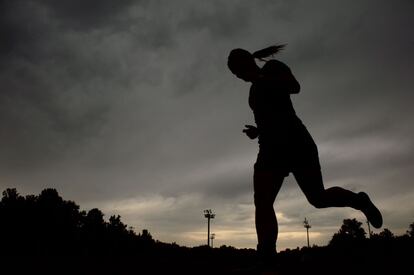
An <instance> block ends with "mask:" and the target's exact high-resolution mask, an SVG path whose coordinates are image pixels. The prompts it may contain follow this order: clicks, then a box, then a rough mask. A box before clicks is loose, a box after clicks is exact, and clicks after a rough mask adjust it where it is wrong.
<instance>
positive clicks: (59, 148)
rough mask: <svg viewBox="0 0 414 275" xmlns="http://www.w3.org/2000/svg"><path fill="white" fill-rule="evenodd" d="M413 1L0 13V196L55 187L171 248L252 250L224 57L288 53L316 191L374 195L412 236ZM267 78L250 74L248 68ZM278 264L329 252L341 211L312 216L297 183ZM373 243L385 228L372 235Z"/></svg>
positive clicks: (1, 6)
mask: <svg viewBox="0 0 414 275" xmlns="http://www.w3.org/2000/svg"><path fill="white" fill-rule="evenodd" d="M413 14H414V2H413V1H409V0H407V1H402V0H401V1H357V0H355V1H332V0H329V1H328V0H326V1H319V0H318V1H304V0H303V1H292V0H289V1H236V0H231V1H229V0H221V1H219V0H216V1H201V0H200V1H193V0H187V1H167V0H164V1H157V0H154V1H148V0H141V1H110V0H90V1H82V0H61V1H54V0H27V1H18V0H0V40H1V42H0V187H1V189H2V190H4V189H5V188H8V187H15V188H17V189H18V191H19V192H20V193H21V194H23V195H26V194H38V193H39V192H40V191H41V190H42V189H44V188H46V187H52V188H56V189H57V190H58V192H59V193H60V194H61V196H63V197H64V198H65V199H70V200H74V201H76V202H77V203H78V204H80V206H81V209H85V210H88V209H91V208H94V207H97V208H99V209H101V210H102V211H104V213H105V215H106V216H105V217H106V218H108V217H109V216H110V215H112V214H120V215H121V216H122V219H123V221H124V222H125V223H127V224H128V225H130V226H133V227H134V228H135V230H136V231H141V230H142V229H144V228H146V229H148V230H149V231H150V232H151V234H152V235H153V236H154V238H156V239H158V240H161V241H165V242H177V243H178V244H181V245H188V246H194V245H200V244H203V243H205V238H206V227H207V226H206V219H205V218H204V217H203V210H204V209H207V208H211V209H212V210H213V211H214V212H215V213H216V214H217V216H216V218H215V219H214V220H213V222H212V232H214V233H216V240H215V246H216V245H222V244H226V245H233V246H236V247H255V245H256V235H255V228H254V216H253V215H254V208H253V198H252V195H253V192H252V175H253V164H254V162H255V159H256V155H257V151H258V146H257V142H256V141H251V140H250V139H248V138H247V137H246V136H244V135H243V133H242V129H243V126H244V125H245V124H249V123H250V124H251V123H252V122H253V114H252V112H251V110H250V109H249V106H248V104H247V97H248V90H249V84H248V83H245V82H243V81H241V80H239V79H237V78H235V77H234V76H233V75H232V74H231V73H230V72H229V70H228V69H227V65H226V63H227V56H228V53H229V51H230V50H231V49H233V48H239V47H241V48H245V49H247V50H249V51H252V52H253V51H255V50H258V49H261V48H264V47H267V46H270V45H272V44H275V43H288V46H287V48H286V49H285V50H284V51H283V52H282V53H281V54H280V55H278V56H277V58H278V59H279V60H281V61H283V62H285V63H287V64H288V65H289V67H290V68H291V69H292V72H293V73H294V75H295V76H296V78H297V79H298V81H299V82H300V84H301V87H302V89H301V93H299V94H298V95H293V96H292V101H293V104H294V106H295V108H296V112H297V114H298V115H299V117H300V118H301V119H302V121H303V122H304V123H305V125H306V126H307V128H308V129H309V131H310V133H311V134H312V135H313V137H314V139H315V142H316V144H317V145H318V148H319V153H320V161H321V164H322V172H323V175H324V179H325V185H326V187H330V186H334V185H339V186H342V187H345V188H349V189H351V190H353V191H362V190H364V191H366V192H368V193H369V194H370V195H371V197H372V199H373V201H374V202H375V203H377V204H378V206H379V208H380V209H381V210H382V212H383V215H384V227H386V228H389V229H390V230H391V231H393V232H394V233H396V234H402V233H404V232H405V231H406V230H407V229H408V225H409V224H410V223H412V222H413V221H414V185H413V178H414V142H413V136H414V126H413V125H414V116H413V115H414V108H413V103H414V102H413V99H414V95H413V88H412V87H413V86H414V78H413V72H414V51H413V49H414V36H413V35H412V26H414V17H413ZM259 65H261V64H259ZM275 208H276V211H277V215H278V219H279V224H280V234H279V243H278V249H284V248H286V247H292V248H295V247H297V246H303V245H305V244H306V235H305V234H306V233H305V232H306V231H305V229H304V228H303V226H302V221H303V220H304V218H305V217H307V219H308V220H310V224H311V225H312V228H311V243H315V244H319V245H325V244H327V242H328V241H329V240H330V238H331V237H332V235H333V234H334V233H335V232H337V231H338V229H339V227H340V226H341V224H342V220H343V219H345V218H357V219H359V220H360V221H365V218H364V217H363V216H362V215H361V214H360V213H359V212H357V211H355V210H352V209H334V208H331V209H315V208H313V207H312V206H311V205H310V204H308V202H307V201H306V199H305V198H304V196H303V194H302V193H301V192H300V190H299V188H298V186H297V185H296V182H295V181H294V179H293V178H292V176H290V177H289V178H287V179H286V181H285V184H284V185H283V187H282V190H281V191H280V193H279V196H278V198H277V200H276V203H275ZM376 232H378V231H376Z"/></svg>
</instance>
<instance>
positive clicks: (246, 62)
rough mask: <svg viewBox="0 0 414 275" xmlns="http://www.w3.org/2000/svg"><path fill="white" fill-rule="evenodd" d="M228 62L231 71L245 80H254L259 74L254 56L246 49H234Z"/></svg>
mask: <svg viewBox="0 0 414 275" xmlns="http://www.w3.org/2000/svg"><path fill="white" fill-rule="evenodd" d="M227 64H228V67H229V69H230V71H231V72H232V73H233V74H234V75H236V76H237V77H238V78H240V79H242V80H244V81H247V82H252V81H253V80H254V79H255V78H256V76H257V71H258V70H257V69H258V68H257V65H256V62H255V61H254V58H253V56H252V55H251V54H250V53H249V52H248V51H246V50H243V49H235V50H232V51H231V52H230V55H229V58H228V63H227Z"/></svg>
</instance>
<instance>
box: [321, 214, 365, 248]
mask: <svg viewBox="0 0 414 275" xmlns="http://www.w3.org/2000/svg"><path fill="white" fill-rule="evenodd" d="M365 235H366V232H365V230H364V228H363V227H362V223H361V222H359V221H357V220H356V219H345V220H344V221H343V224H342V226H341V228H340V229H339V231H338V233H335V234H334V235H333V237H332V240H331V241H330V243H329V244H330V245H334V244H337V243H345V242H353V241H361V240H365V239H366V237H365Z"/></svg>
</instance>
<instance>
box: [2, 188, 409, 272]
mask: <svg viewBox="0 0 414 275" xmlns="http://www.w3.org/2000/svg"><path fill="white" fill-rule="evenodd" d="M0 237H1V243H0V251H1V252H0V271H1V270H2V269H1V268H3V271H4V270H6V269H7V272H5V273H3V272H1V273H2V274H131V271H136V272H135V273H133V274H164V273H165V272H171V271H174V272H178V273H181V274H187V273H188V274H190V273H191V274H207V273H208V274H221V272H223V273H226V274H229V272H230V271H231V270H234V269H238V268H243V266H248V265H249V264H250V263H252V262H254V261H255V257H256V254H255V251H254V250H253V249H236V248H234V247H231V246H221V247H220V248H215V249H211V248H209V247H207V246H199V247H193V248H188V247H183V246H179V245H177V244H175V243H172V244H167V243H163V242H159V241H156V240H154V239H153V238H152V236H151V234H150V232H148V230H143V231H142V232H141V233H138V234H137V233H136V232H135V231H134V230H133V229H132V228H131V227H128V225H126V224H124V223H123V222H122V221H121V217H120V216H119V215H112V216H110V217H109V219H108V220H107V221H106V220H105V219H104V213H102V211H101V210H99V209H97V208H93V209H91V210H89V211H84V210H80V207H79V205H77V204H76V203H75V202H73V201H70V200H64V199H63V198H62V197H61V196H60V195H59V193H58V192H57V190H56V189H52V188H47V189H44V190H43V191H41V193H40V194H39V195H27V196H22V195H20V194H19V193H18V192H17V190H16V189H15V188H9V189H6V190H4V191H3V194H2V199H1V201H0ZM413 243H414V222H413V223H411V224H410V225H409V227H408V230H407V232H406V234H404V235H401V236H395V235H394V234H393V233H392V232H391V231H390V230H388V229H384V230H383V231H381V232H380V233H378V234H371V237H370V238H367V233H366V232H365V230H364V229H363V227H362V223H361V222H359V221H357V220H356V219H346V220H344V221H343V224H342V226H341V228H340V229H339V231H338V232H337V233H335V234H334V235H333V237H332V239H331V241H330V242H329V244H328V245H327V246H326V247H317V246H313V247H311V248H307V247H303V248H297V249H293V250H292V249H288V250H286V251H282V252H280V253H279V258H280V262H281V264H282V267H281V268H282V269H283V266H284V267H286V268H287V269H289V268H292V266H295V267H296V268H302V267H303V266H304V263H306V266H308V267H309V266H312V265H315V268H316V267H318V266H319V264H320V263H321V262H323V261H324V262H326V260H327V259H328V260H329V262H330V263H331V264H333V263H339V264H340V263H341V262H342V261H343V260H344V259H348V261H349V260H350V259H351V260H353V261H354V262H355V263H357V264H358V265H359V266H360V265H361V264H362V262H361V259H363V260H367V262H372V261H376V260H378V259H385V258H386V259H387V260H388V261H393V262H395V263H397V262H398V264H399V266H400V267H401V266H404V263H405V262H407V263H408V262H409V260H405V259H406V256H407V255H411V254H412V251H413V250H412V249H413V248H414V245H413ZM409 251H411V252H409ZM309 259H310V260H309ZM338 261H339V262H338ZM351 262H352V261H351ZM213 263H214V264H213ZM370 268H371V267H370ZM367 269H368V267H367ZM393 271H394V272H395V270H393ZM204 272H205V273H204ZM211 272H213V273H211ZM298 272H299V273H301V272H302V271H301V270H300V271H299V270H298ZM178 273H177V274H178ZM320 273H321V272H320ZM230 274H231V272H230ZM321 274H323V272H322V273H321ZM327 274H329V272H327ZM337 274H339V273H338V272H337Z"/></svg>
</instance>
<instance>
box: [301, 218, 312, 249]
mask: <svg viewBox="0 0 414 275" xmlns="http://www.w3.org/2000/svg"><path fill="white" fill-rule="evenodd" d="M303 227H305V228H306V237H307V240H308V247H310V246H309V228H311V227H312V226H311V225H310V224H309V222H308V220H307V219H306V217H305V220H304V221H303Z"/></svg>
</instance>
